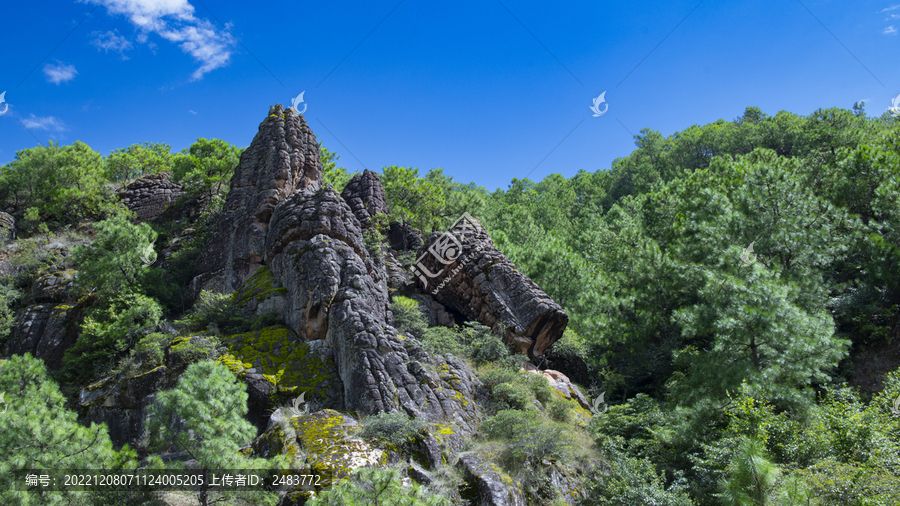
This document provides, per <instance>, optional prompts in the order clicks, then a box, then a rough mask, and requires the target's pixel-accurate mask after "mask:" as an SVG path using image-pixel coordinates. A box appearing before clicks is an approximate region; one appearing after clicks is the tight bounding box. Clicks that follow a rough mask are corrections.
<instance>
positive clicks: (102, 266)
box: [72, 215, 157, 296]
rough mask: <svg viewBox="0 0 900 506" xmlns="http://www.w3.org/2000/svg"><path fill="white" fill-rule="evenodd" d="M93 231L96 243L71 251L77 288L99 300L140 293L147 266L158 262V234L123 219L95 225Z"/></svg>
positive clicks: (111, 219)
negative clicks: (75, 271)
mask: <svg viewBox="0 0 900 506" xmlns="http://www.w3.org/2000/svg"><path fill="white" fill-rule="evenodd" d="M94 229H95V230H96V231H97V235H96V236H95V237H94V240H93V241H91V243H90V244H89V245H87V246H78V247H76V248H74V250H73V251H72V257H73V260H74V262H75V265H76V266H77V268H78V277H77V278H76V284H77V286H78V287H79V288H81V289H82V290H84V291H88V290H90V291H91V292H93V293H96V294H97V295H98V296H113V295H116V294H122V293H139V292H141V290H142V288H143V286H142V283H143V280H144V276H145V275H146V273H147V266H148V264H150V263H152V262H153V261H154V260H156V251H154V249H153V242H154V241H155V240H156V237H157V234H156V232H154V231H153V229H152V228H150V225H148V224H146V223H140V224H137V225H135V224H133V223H131V222H130V221H129V220H128V219H127V218H126V217H125V216H123V215H118V216H115V217H113V218H109V219H107V220H104V221H101V222H99V223H96V224H95V225H94Z"/></svg>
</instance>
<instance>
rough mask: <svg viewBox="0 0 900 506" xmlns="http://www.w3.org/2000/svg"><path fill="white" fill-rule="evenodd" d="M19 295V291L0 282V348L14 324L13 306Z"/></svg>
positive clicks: (20, 294)
mask: <svg viewBox="0 0 900 506" xmlns="http://www.w3.org/2000/svg"><path fill="white" fill-rule="evenodd" d="M21 296H22V293H21V292H19V291H18V290H16V289H15V288H13V287H12V286H9V285H6V284H5V283H2V282H0V349H2V348H3V345H4V344H6V339H7V338H8V337H9V333H10V332H11V331H12V328H13V326H14V325H15V321H16V313H15V307H16V303H17V302H18V300H19V298H20V297H21Z"/></svg>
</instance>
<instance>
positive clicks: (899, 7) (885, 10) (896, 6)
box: [878, 4, 900, 12]
mask: <svg viewBox="0 0 900 506" xmlns="http://www.w3.org/2000/svg"><path fill="white" fill-rule="evenodd" d="M897 9H900V4H897V5H892V6H890V7H888V8H887V9H883V10H880V11H878V12H887V11H895V10H897Z"/></svg>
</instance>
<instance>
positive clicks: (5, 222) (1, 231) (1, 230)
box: [0, 212, 16, 246]
mask: <svg viewBox="0 0 900 506" xmlns="http://www.w3.org/2000/svg"><path fill="white" fill-rule="evenodd" d="M15 238H16V220H15V219H14V218H13V217H12V215H11V214H7V213H3V212H0V246H3V245H4V244H6V243H7V242H9V241H12V240H14V239H15Z"/></svg>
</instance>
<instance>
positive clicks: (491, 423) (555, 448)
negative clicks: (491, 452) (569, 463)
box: [479, 409, 574, 469]
mask: <svg viewBox="0 0 900 506" xmlns="http://www.w3.org/2000/svg"><path fill="white" fill-rule="evenodd" d="M479 431H480V432H481V433H482V434H483V435H484V437H485V438H486V439H487V440H489V441H499V442H502V444H503V445H502V448H501V450H500V459H501V461H503V463H504V465H505V466H506V468H507V469H522V468H526V467H527V468H531V469H540V468H541V462H542V461H543V460H545V459H548V460H559V461H565V460H566V459H567V458H570V457H571V456H572V455H573V453H572V444H573V442H574V439H573V436H572V434H571V433H570V432H569V431H568V430H566V427H565V426H564V425H561V424H558V423H556V422H552V421H549V420H546V419H543V418H541V417H540V414H539V413H537V412H536V411H520V410H517V409H507V410H502V411H500V412H498V413H497V414H496V415H494V416H492V417H490V418H488V419H486V420H485V421H484V422H483V423H482V424H481V427H480V428H479Z"/></svg>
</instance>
